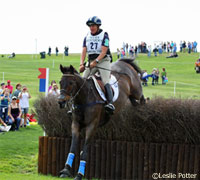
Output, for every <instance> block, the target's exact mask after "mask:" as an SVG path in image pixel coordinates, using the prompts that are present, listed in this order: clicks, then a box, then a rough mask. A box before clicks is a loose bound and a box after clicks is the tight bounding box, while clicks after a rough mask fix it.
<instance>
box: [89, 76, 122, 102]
mask: <svg viewBox="0 0 200 180" xmlns="http://www.w3.org/2000/svg"><path fill="white" fill-rule="evenodd" d="M91 77H92V79H93V81H94V84H95V87H96V89H97V91H98V93H99V95H100V96H101V98H102V99H103V100H104V101H106V96H105V94H104V92H103V91H102V90H101V87H100V86H99V84H98V82H97V80H96V78H95V77H94V76H91ZM109 84H110V85H111V87H112V89H113V91H114V95H113V102H115V101H116V100H117V98H118V96H119V86H118V81H117V79H116V77H115V76H113V75H112V74H111V78H110V82H109Z"/></svg>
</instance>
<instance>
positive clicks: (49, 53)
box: [48, 46, 51, 56]
mask: <svg viewBox="0 0 200 180" xmlns="http://www.w3.org/2000/svg"><path fill="white" fill-rule="evenodd" d="M48 55H49V56H51V47H50V46H49V49H48Z"/></svg>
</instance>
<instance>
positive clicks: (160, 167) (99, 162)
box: [38, 137, 200, 180]
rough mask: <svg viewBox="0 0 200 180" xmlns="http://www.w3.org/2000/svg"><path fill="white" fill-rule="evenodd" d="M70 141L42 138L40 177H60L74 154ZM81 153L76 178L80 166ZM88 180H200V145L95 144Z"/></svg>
mask: <svg viewBox="0 0 200 180" xmlns="http://www.w3.org/2000/svg"><path fill="white" fill-rule="evenodd" d="M70 143H71V139H70V138H56V137H39V153H38V173H41V174H45V175H47V174H51V175H53V176H58V175H59V171H60V170H62V169H63V167H64V165H65V161H66V158H67V154H68V152H69V150H70ZM83 143H84V141H83V140H82V141H81V145H80V147H79V148H78V149H77V153H76V157H75V161H74V163H73V166H74V167H73V169H72V174H73V175H74V176H75V175H76V173H77V169H78V166H79V159H80V155H79V150H80V149H81V148H82V146H83ZM87 160H88V161H87V165H86V169H87V170H86V173H85V178H87V179H93V178H95V179H141V180H142V179H144V180H146V179H152V174H153V173H161V174H165V173H169V172H171V173H174V174H178V173H191V174H197V177H198V179H200V177H199V176H200V174H198V173H199V169H200V145H188V144H166V143H165V144H158V143H139V142H128V141H105V140H93V142H92V145H91V146H90V147H89V154H88V158H87Z"/></svg>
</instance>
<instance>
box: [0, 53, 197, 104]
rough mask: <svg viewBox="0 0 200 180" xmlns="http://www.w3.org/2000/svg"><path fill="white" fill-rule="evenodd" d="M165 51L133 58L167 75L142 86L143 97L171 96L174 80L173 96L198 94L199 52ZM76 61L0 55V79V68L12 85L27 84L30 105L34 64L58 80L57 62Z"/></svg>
mask: <svg viewBox="0 0 200 180" xmlns="http://www.w3.org/2000/svg"><path fill="white" fill-rule="evenodd" d="M167 55H168V54H163V55H161V56H158V57H154V56H151V57H150V58H148V57H147V56H146V54H139V56H138V57H137V59H136V62H137V63H138V64H139V66H140V67H141V69H146V70H147V71H148V73H151V71H152V69H153V68H154V67H155V68H159V69H160V71H161V69H162V67H165V68H166V71H167V76H168V79H169V82H168V84H167V85H166V86H162V85H161V79H160V80H159V81H160V85H158V86H152V85H150V83H149V86H148V87H144V95H145V96H146V97H147V96H149V97H153V96H164V97H166V98H167V97H172V96H174V84H175V83H176V88H175V97H181V98H200V90H199V86H200V81H199V76H200V74H196V73H195V71H194V62H195V61H196V60H197V59H198V56H199V55H198V54H197V53H196V54H190V55H188V54H187V53H182V54H179V57H178V58H173V59H167V58H165V57H166V56H167ZM113 57H114V61H115V60H116V55H115V54H114V55H113ZM79 61H80V54H72V55H70V56H69V57H64V58H63V56H62V55H60V56H58V57H56V56H55V55H52V56H51V57H48V56H47V58H46V59H39V55H38V56H37V58H35V57H34V58H32V55H17V56H16V58H14V59H8V58H6V57H4V58H2V57H0V81H2V80H3V72H4V79H5V81H6V80H8V79H10V80H11V83H12V85H14V86H15V85H16V84H17V83H18V82H20V83H21V84H23V85H27V87H28V88H29V91H30V93H31V95H32V99H31V100H30V103H31V105H32V104H33V102H34V100H35V98H36V97H37V96H38V94H39V90H38V89H39V79H38V78H37V77H38V75H39V74H40V72H39V71H38V68H46V67H49V68H50V81H51V80H56V82H57V83H58V82H59V80H60V78H61V72H60V70H59V65H60V64H63V65H66V66H67V65H69V64H72V65H74V66H75V67H76V68H78V67H79ZM53 62H54V65H53ZM53 66H54V67H53ZM150 80H151V78H150ZM174 82H175V83H174Z"/></svg>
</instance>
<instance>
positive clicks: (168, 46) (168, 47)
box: [167, 42, 171, 53]
mask: <svg viewBox="0 0 200 180" xmlns="http://www.w3.org/2000/svg"><path fill="white" fill-rule="evenodd" d="M170 46H171V45H170V43H169V42H167V52H168V53H169V51H170Z"/></svg>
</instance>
